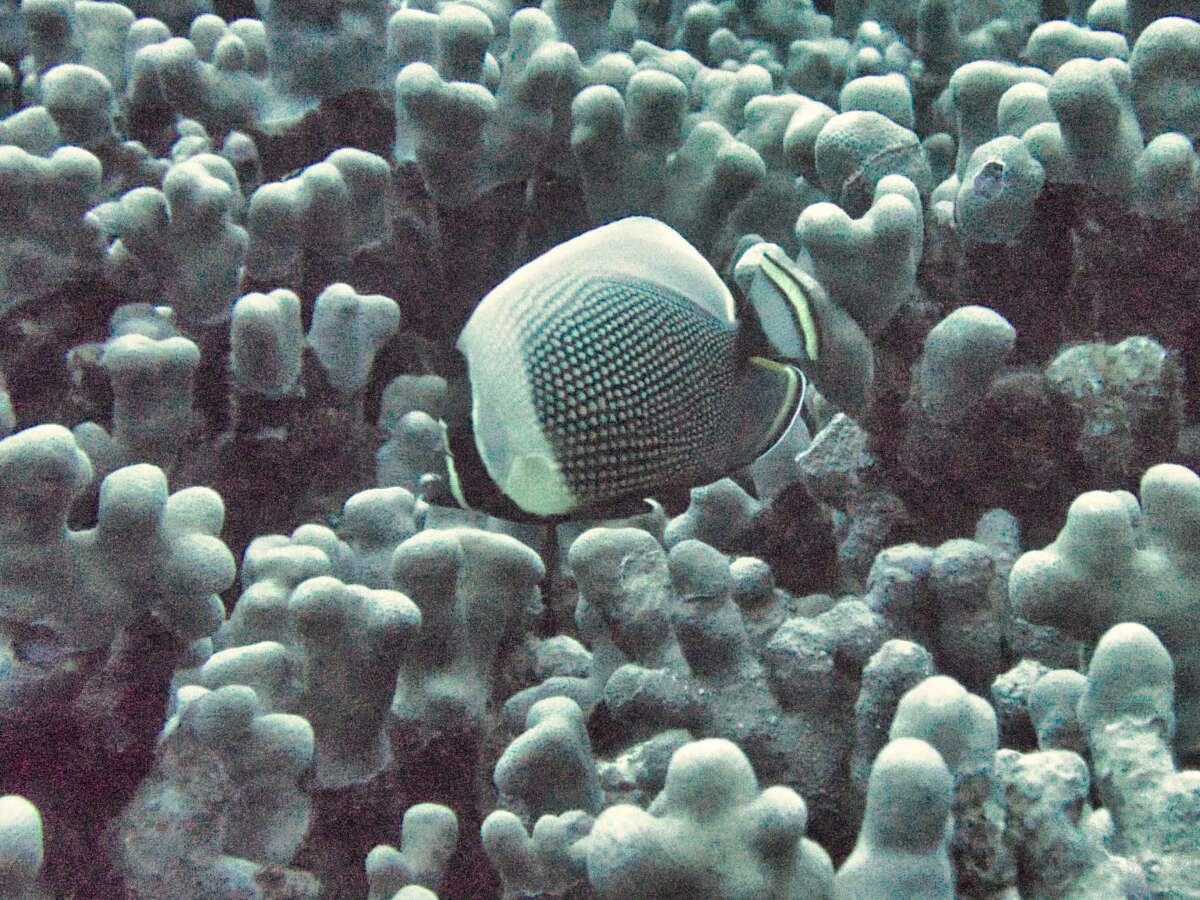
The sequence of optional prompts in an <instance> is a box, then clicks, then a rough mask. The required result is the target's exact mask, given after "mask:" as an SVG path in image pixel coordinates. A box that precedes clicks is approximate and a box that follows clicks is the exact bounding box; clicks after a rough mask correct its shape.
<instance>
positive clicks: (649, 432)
mask: <svg viewBox="0 0 1200 900" xmlns="http://www.w3.org/2000/svg"><path fill="white" fill-rule="evenodd" d="M539 294H540V296H537V297H528V298H527V299H526V302H523V303H518V304H515V306H514V309H513V310H512V312H513V314H514V317H515V318H514V320H513V325H514V326H515V330H516V333H517V336H518V341H519V347H520V356H521V359H522V361H523V363H524V365H525V368H526V372H527V374H528V377H529V381H530V384H531V385H532V391H533V403H534V409H535V411H536V414H537V417H538V420H539V422H540V424H541V426H542V429H543V432H544V434H545V435H546V437H547V439H548V440H549V441H550V443H551V445H552V446H553V447H554V450H555V455H556V457H557V459H558V461H559V463H560V465H561V466H562V471H563V474H564V477H565V478H566V481H567V484H568V486H569V487H570V489H571V491H572V493H573V494H575V496H576V497H578V498H579V499H580V500H581V501H583V502H587V501H590V500H592V499H594V498H598V497H611V496H614V495H621V494H625V493H628V492H631V491H637V490H644V489H646V490H648V489H651V488H654V487H655V486H657V485H661V484H663V483H664V482H665V481H677V480H679V479H687V478H690V477H692V476H694V475H698V474H701V473H703V472H705V471H706V460H705V459H704V453H705V452H706V451H710V450H711V448H712V445H713V439H714V434H715V429H716V428H717V426H718V423H719V422H720V420H721V416H722V415H724V414H725V410H726V404H727V403H728V398H729V392H730V390H731V388H732V386H733V381H734V376H735V365H734V354H735V349H736V342H737V333H736V330H735V329H734V328H732V327H731V326H730V324H729V323H723V322H721V321H719V320H718V319H717V318H715V317H714V316H711V315H709V314H707V313H706V312H704V311H703V310H700V309H698V307H697V306H696V304H695V303H693V302H691V301H690V300H688V299H687V298H686V297H684V296H683V295H682V294H679V293H676V292H674V291H671V290H670V289H669V288H664V287H662V286H660V285H656V284H652V283H649V282H644V281H631V280H630V279H619V280H618V279H608V278H605V277H603V276H602V275H598V274H596V273H580V274H573V275H569V276H566V277H564V278H563V279H561V280H559V281H557V282H554V283H551V284H548V285H546V288H545V291H544V292H539ZM709 464H711V463H709Z"/></svg>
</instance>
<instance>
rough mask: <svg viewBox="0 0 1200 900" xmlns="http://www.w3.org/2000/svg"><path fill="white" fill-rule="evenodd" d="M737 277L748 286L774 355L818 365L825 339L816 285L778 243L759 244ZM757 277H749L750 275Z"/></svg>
mask: <svg viewBox="0 0 1200 900" xmlns="http://www.w3.org/2000/svg"><path fill="white" fill-rule="evenodd" d="M737 270H738V273H739V274H735V278H738V279H739V280H741V281H743V282H746V281H748V284H747V286H746V289H745V294H746V301H747V302H748V303H749V304H750V307H751V308H752V309H753V310H754V313H755V316H756V317H757V318H758V321H759V325H760V326H761V329H762V332H763V336H764V337H765V338H766V340H767V344H768V345H769V346H770V348H771V354H772V355H773V356H774V357H775V358H777V359H781V360H787V361H789V362H803V361H808V362H817V361H818V360H819V359H820V358H821V352H822V350H823V349H824V347H823V336H822V333H821V323H820V319H819V318H818V311H817V309H816V305H815V302H814V297H813V286H812V285H811V284H810V280H811V279H810V278H809V276H807V275H805V273H804V272H802V271H801V270H800V269H799V268H797V267H796V264H795V263H793V262H792V261H791V260H790V259H789V258H788V255H787V254H786V253H785V252H784V251H783V248H781V247H780V246H779V245H777V244H766V243H763V244H757V245H755V246H754V247H752V248H751V249H750V250H747V251H746V253H745V254H743V256H742V258H741V259H740V260H738V263H737ZM751 272H752V273H753V274H749V273H751Z"/></svg>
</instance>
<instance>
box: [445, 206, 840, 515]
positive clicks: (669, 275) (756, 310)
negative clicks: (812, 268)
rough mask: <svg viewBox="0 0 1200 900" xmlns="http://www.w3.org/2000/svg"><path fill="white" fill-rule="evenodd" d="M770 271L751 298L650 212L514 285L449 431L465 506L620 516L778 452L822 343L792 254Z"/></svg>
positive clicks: (529, 269)
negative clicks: (464, 413) (462, 412)
mask: <svg viewBox="0 0 1200 900" xmlns="http://www.w3.org/2000/svg"><path fill="white" fill-rule="evenodd" d="M771 246H774V245H771ZM776 249H778V248H776ZM764 260H765V261H764ZM755 272H756V273H757V274H758V277H757V278H752V279H750V282H749V283H750V286H751V287H752V290H751V291H750V298H751V299H749V300H748V299H747V296H746V295H745V294H744V293H743V291H742V290H741V289H740V288H738V286H737V285H736V283H735V284H734V285H733V288H732V289H731V286H730V285H728V284H726V282H725V281H723V280H722V278H721V276H720V275H719V274H718V273H717V271H716V270H715V269H714V268H713V266H712V265H711V264H710V263H709V262H708V260H707V259H705V258H704V256H703V255H702V254H701V253H700V252H699V251H698V250H697V249H696V248H695V247H693V246H692V245H691V244H690V243H688V241H687V240H686V239H685V238H684V237H683V236H682V235H680V234H679V233H678V232H677V231H675V230H674V229H673V228H671V227H670V226H669V225H667V224H666V223H664V222H661V221H659V220H656V219H653V218H649V217H645V216H633V217H629V218H625V219H621V220H618V221H615V222H612V223H609V224H606V225H602V226H600V227H598V228H594V229H592V230H590V231H587V232H585V233H583V234H581V235H579V236H577V237H574V238H572V239H570V240H568V241H566V242H564V243H562V244H559V245H557V246H556V247H553V248H551V249H550V250H548V251H547V252H545V253H544V254H542V255H541V256H539V257H537V258H535V259H534V260H532V261H530V262H528V263H526V264H525V265H523V266H522V267H520V268H519V269H517V270H516V271H515V272H513V273H512V274H511V275H510V276H508V277H507V278H506V279H504V280H503V281H502V282H501V283H500V284H498V285H496V286H495V287H494V288H493V289H492V290H491V291H489V292H488V293H487V294H486V296H484V297H483V299H482V300H481V301H480V302H479V304H478V305H477V306H476V308H475V309H474V311H473V312H472V314H471V316H470V317H469V319H468V320H467V322H466V324H465V325H464V326H463V328H462V330H461V332H460V333H459V335H458V338H457V341H456V344H455V346H456V348H457V350H458V352H459V353H460V354H461V355H462V357H463V358H464V359H465V368H466V379H465V380H466V385H467V389H468V390H469V394H470V399H469V422H465V423H460V424H459V426H458V427H455V425H454V423H451V422H447V423H445V443H446V451H447V452H446V463H447V478H448V481H449V484H448V487H449V490H450V493H451V494H452V495H453V496H454V498H455V500H456V501H457V503H458V505H460V506H462V507H464V508H467V509H474V510H478V511H483V512H488V513H490V514H492V515H497V516H499V517H501V518H507V519H514V520H517V521H564V520H570V519H580V518H616V517H621V516H626V515H633V514H636V513H637V512H644V511H646V499H647V498H650V497H661V496H664V495H671V496H676V495H677V494H678V492H679V491H681V490H684V491H686V490H688V489H690V488H691V487H695V486H699V485H704V484H709V483H711V482H713V481H716V480H718V479H720V478H722V477H725V476H727V475H730V474H731V473H734V472H737V471H738V470H740V469H742V468H743V467H745V466H746V465H748V464H749V463H751V462H753V461H754V460H755V459H757V458H758V457H759V456H761V455H763V454H764V453H766V452H767V451H768V450H769V449H770V448H771V447H772V446H773V445H774V444H775V443H776V442H777V441H778V440H779V439H780V438H781V437H782V436H783V435H784V434H785V433H786V432H787V431H788V429H789V428H790V427H791V425H792V424H793V422H794V420H795V418H796V416H798V415H799V414H800V410H801V408H802V406H803V401H804V396H805V392H806V389H807V380H806V377H805V375H804V373H803V371H802V369H801V368H800V367H799V365H798V363H811V362H813V361H814V360H816V359H819V358H820V355H821V343H822V334H821V327H820V322H819V320H818V317H817V316H816V314H815V312H814V310H813V309H812V307H811V305H810V303H809V300H808V294H807V293H806V287H807V286H810V282H809V281H804V280H803V279H801V278H799V277H798V276H797V274H796V270H795V266H794V264H793V263H792V262H791V260H789V259H788V258H787V256H786V254H784V253H783V252H782V251H779V252H778V253H776V252H773V251H768V252H766V253H765V254H763V255H762V259H761V260H760V262H759V264H758V265H757V266H756V267H755ZM763 279H765V282H764V281H763ZM810 281H811V279H810ZM764 285H765V286H764ZM772 285H773V286H774V287H771V286H772ZM467 406H468V405H467V404H464V408H465V407H467Z"/></svg>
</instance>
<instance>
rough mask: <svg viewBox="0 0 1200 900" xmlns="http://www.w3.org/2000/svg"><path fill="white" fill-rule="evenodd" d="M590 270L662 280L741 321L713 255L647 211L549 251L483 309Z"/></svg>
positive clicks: (724, 317)
mask: <svg viewBox="0 0 1200 900" xmlns="http://www.w3.org/2000/svg"><path fill="white" fill-rule="evenodd" d="M587 271H601V272H603V273H604V274H605V275H608V276H611V277H614V278H621V277H626V278H629V279H631V280H638V281H648V282H651V283H653V284H656V285H660V286H662V287H665V288H668V289H670V290H672V291H675V292H676V293H678V294H681V295H683V296H684V297H686V298H687V299H688V300H690V301H691V302H693V303H694V304H696V306H697V307H699V308H700V309H703V310H704V311H705V312H707V313H709V314H710V315H713V316H715V317H716V318H717V319H718V320H720V321H721V322H724V323H726V324H729V325H734V324H736V322H737V312H736V308H735V305H734V299H733V295H732V294H731V293H730V291H729V288H728V287H726V285H725V282H723V281H722V280H721V276H720V275H718V274H717V272H716V270H715V269H714V268H713V267H712V266H711V265H710V264H709V262H708V260H707V259H705V258H704V256H703V255H702V254H701V253H700V251H699V250H697V249H696V248H695V247H693V246H692V245H691V244H689V243H688V242H687V240H686V239H685V238H684V237H683V235H681V234H680V233H679V232H678V231H676V230H675V229H674V228H672V227H671V226H670V225H667V224H666V223H665V222H660V221H658V220H657V219H651V218H649V217H647V216H631V217H629V218H626V219H620V220H618V221H616V222H610V223H609V224H607V225H601V226H600V227H599V228H593V229H592V230H591V231H585V232H584V233H583V234H581V235H579V236H577V237H573V238H571V240H569V241H565V242H564V243H561V244H559V245H558V246H556V247H553V248H551V249H550V250H547V251H546V252H545V253H543V254H542V255H541V256H539V257H537V258H536V259H534V260H531V261H530V262H528V263H526V264H525V265H523V266H521V268H519V269H517V270H516V271H515V272H513V273H512V274H511V275H509V276H508V277H507V278H506V279H504V281H502V282H500V284H498V285H497V286H496V287H495V288H493V289H492V290H491V292H490V293H489V294H488V295H487V296H486V297H485V298H484V299H483V301H482V302H481V303H480V308H481V309H482V307H483V306H484V304H489V305H490V304H493V303H497V304H507V303H509V302H511V299H512V298H513V296H514V295H517V296H520V295H525V294H527V293H529V292H535V293H536V292H538V291H540V289H541V287H542V286H543V285H545V284H548V283H553V282H555V281H558V280H559V279H561V278H562V277H563V276H564V275H570V274H575V273H578V272H587Z"/></svg>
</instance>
